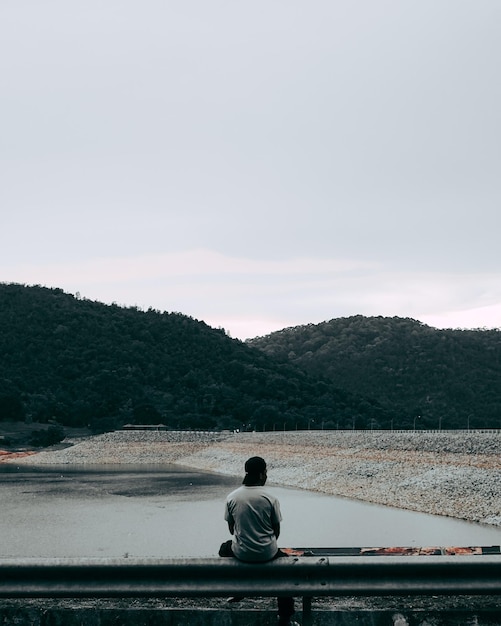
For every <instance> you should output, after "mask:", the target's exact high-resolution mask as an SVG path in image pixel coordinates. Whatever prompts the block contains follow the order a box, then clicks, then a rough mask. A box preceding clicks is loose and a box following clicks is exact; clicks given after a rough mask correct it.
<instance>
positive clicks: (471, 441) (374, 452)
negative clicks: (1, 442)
mask: <svg viewBox="0 0 501 626" xmlns="http://www.w3.org/2000/svg"><path fill="white" fill-rule="evenodd" d="M67 443H68V444H70V445H68V447H66V448H64V449H59V450H51V449H46V450H44V451H41V452H39V453H38V454H34V455H31V456H26V457H24V458H16V459H12V460H11V461H8V460H7V461H4V462H15V463H17V464H21V463H22V464H32V465H39V464H67V463H69V464H123V463H129V464H140V463H143V464H144V463H145V464H165V463H175V464H179V465H184V466H189V467H192V468H196V469H200V470H208V471H212V472H217V473H222V474H229V475H234V476H240V475H241V474H242V472H243V465H244V462H245V460H246V459H247V458H248V457H249V456H253V455H259V456H262V457H264V458H265V459H266V461H267V463H268V466H269V472H268V474H269V480H270V481H271V482H273V483H276V484H280V485H284V486H290V487H294V488H301V489H308V490H311V491H318V492H322V493H327V494H331V495H336V496H343V497H347V498H354V499H358V500H363V501H366V502H373V503H376V504H383V505H388V506H394V507H398V508H403V509H409V510H413V511H419V512H425V513H433V514H437V515H447V516H450V517H454V518H458V519H464V520H468V521H473V522H480V523H484V524H491V525H494V526H501V434H500V433H499V432H496V431H494V432H477V431H455V432H454V431H452V432H451V431H442V432H426V431H415V432H390V431H323V430H318V431H285V432H267V433H199V432H191V433H190V432H173V431H149V430H138V431H134V430H132V431H125V430H124V431H116V432H113V433H105V434H103V435H97V436H93V437H89V438H86V439H83V440H81V439H80V440H75V441H74V442H72V441H68V442H67ZM71 444H73V445H71Z"/></svg>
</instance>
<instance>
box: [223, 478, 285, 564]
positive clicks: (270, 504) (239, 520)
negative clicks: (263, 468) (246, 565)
mask: <svg viewBox="0 0 501 626" xmlns="http://www.w3.org/2000/svg"><path fill="white" fill-rule="evenodd" d="M225 519H226V521H227V522H228V524H229V525H230V527H231V525H233V526H234V531H233V544H232V549H233V553H234V555H235V556H236V557H237V558H238V559H240V560H242V561H254V562H255V561H270V560H271V559H273V558H274V557H275V556H276V554H277V551H278V546H277V536H278V533H279V529H280V522H281V520H282V516H281V513H280V504H279V502H278V499H277V498H276V497H275V496H273V495H272V494H270V493H269V492H268V491H267V490H266V489H265V488H264V486H262V485H251V486H248V485H242V486H241V487H239V488H238V489H235V491H232V492H231V493H230V494H229V496H228V498H227V500H226V512H225Z"/></svg>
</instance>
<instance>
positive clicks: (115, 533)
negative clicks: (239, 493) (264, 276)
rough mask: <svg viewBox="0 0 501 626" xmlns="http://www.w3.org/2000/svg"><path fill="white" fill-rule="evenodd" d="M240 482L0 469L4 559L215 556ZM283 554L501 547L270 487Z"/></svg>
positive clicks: (473, 534) (449, 523)
mask: <svg viewBox="0 0 501 626" xmlns="http://www.w3.org/2000/svg"><path fill="white" fill-rule="evenodd" d="M240 482H241V478H235V477H229V476H223V475H219V474H212V473H209V472H199V471H193V470H191V469H189V468H182V467H179V466H165V467H163V466H158V465H155V466H144V465H140V466H123V465H120V466H92V467H91V468H89V466H85V467H83V466H82V467H79V466H68V465H64V466H51V467H46V466H44V467H30V466H21V465H20V466H19V467H17V466H15V465H6V464H4V465H0V557H4V558H5V557H124V556H130V557H165V558H168V557H196V556H215V555H216V554H217V550H218V548H219V545H220V543H221V542H222V541H224V540H226V539H228V538H229V536H230V535H229V534H228V530H227V527H226V523H225V522H224V519H223V512H224V501H225V498H226V495H227V494H228V492H229V491H231V490H232V489H234V488H236V487H237V486H239V484H240ZM268 488H269V489H270V490H271V491H273V492H274V493H275V494H276V495H277V496H278V497H279V499H280V502H281V507H282V514H283V517H284V519H283V522H282V534H281V537H280V540H279V544H280V545H281V546H284V547H285V546H286V547H325V546H371V547H374V546H454V545H456V546H458V545H462V546H472V545H499V544H501V529H499V528H494V527H490V526H486V525H481V524H473V523H470V522H463V521H460V520H454V519H451V518H446V517H441V516H434V515H426V514H423V513H414V512H410V511H403V510H399V509H395V508H391V507H384V506H379V505H374V504H367V503H363V502H359V501H354V500H349V499H346V498H338V497H334V496H328V495H323V494H318V493H313V492H309V491H302V490H298V489H288V488H284V487H278V486H274V485H273V484H271V483H270V484H269V485H268Z"/></svg>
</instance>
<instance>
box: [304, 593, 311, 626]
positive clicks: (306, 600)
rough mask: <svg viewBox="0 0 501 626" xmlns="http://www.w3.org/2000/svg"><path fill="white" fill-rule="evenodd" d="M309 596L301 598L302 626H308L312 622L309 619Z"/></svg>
mask: <svg viewBox="0 0 501 626" xmlns="http://www.w3.org/2000/svg"><path fill="white" fill-rule="evenodd" d="M311 600H312V598H311V596H303V626H310V625H311V624H312V623H313V622H312V617H311Z"/></svg>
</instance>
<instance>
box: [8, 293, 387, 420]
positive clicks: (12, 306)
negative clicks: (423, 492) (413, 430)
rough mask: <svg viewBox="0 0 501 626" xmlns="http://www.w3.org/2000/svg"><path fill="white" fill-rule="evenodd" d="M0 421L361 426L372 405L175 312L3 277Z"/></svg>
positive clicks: (375, 411)
mask: <svg viewBox="0 0 501 626" xmlns="http://www.w3.org/2000/svg"><path fill="white" fill-rule="evenodd" d="M0 328H1V333H0V355H1V358H0V419H3V420H13V419H14V420H23V419H28V420H33V421H37V422H48V421H49V420H55V421H56V422H58V423H60V424H63V425H67V426H82V425H88V424H92V425H93V427H94V428H95V429H96V430H104V429H111V428H113V427H116V426H121V425H123V424H126V423H140V424H141V423H147V424H158V423H163V424H165V425H166V426H168V427H170V428H204V429H205V428H242V426H245V427H247V428H253V429H254V428H255V429H258V430H263V429H267V430H271V429H273V428H275V429H277V430H278V429H282V428H284V427H285V428H296V426H297V427H298V428H305V427H308V425H311V424H320V423H321V422H322V423H323V424H324V425H325V426H326V427H328V426H331V427H332V425H333V424H334V423H335V422H336V423H337V422H340V423H341V424H346V425H347V424H351V423H352V419H353V418H355V419H356V420H357V421H358V423H359V424H368V423H369V421H370V419H371V418H373V417H374V416H376V417H378V419H380V420H382V421H388V420H389V419H390V414H389V412H388V411H386V410H382V409H381V408H380V407H379V406H378V405H377V403H375V402H372V401H368V400H364V399H361V398H359V397H356V396H355V395H353V394H351V393H349V392H346V391H340V390H338V389H337V388H336V387H335V385H333V384H332V383H331V382H329V381H322V380H320V379H319V378H318V377H317V376H314V377H313V376H311V375H308V374H306V373H305V372H304V371H303V370H301V369H300V368H298V367H296V366H293V365H291V364H288V363H279V362H278V361H276V360H274V359H273V358H271V357H268V356H267V355H265V354H264V353H263V352H261V351H259V350H257V349H255V348H252V347H250V346H247V345H246V344H244V343H242V342H241V341H238V340H234V339H231V338H230V337H228V336H227V335H226V334H225V332H224V331H222V330H216V329H213V328H210V327H209V326H207V325H206V324H204V323H203V322H199V321H196V320H194V319H191V318H190V317H187V316H185V315H181V314H178V313H160V312H158V311H154V310H148V311H141V310H138V309H137V308H123V307H119V306H116V305H105V304H102V303H99V302H93V301H90V300H82V299H79V298H76V297H74V296H73V295H70V294H67V293H64V292H63V291H62V290H60V289H47V288H43V287H26V286H23V285H16V284H0Z"/></svg>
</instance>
